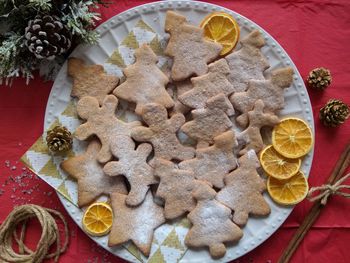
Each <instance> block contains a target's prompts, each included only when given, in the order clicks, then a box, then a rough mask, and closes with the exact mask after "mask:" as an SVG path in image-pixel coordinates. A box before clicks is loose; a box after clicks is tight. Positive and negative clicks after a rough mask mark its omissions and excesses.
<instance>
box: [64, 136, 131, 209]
mask: <svg viewBox="0 0 350 263" xmlns="http://www.w3.org/2000/svg"><path fill="white" fill-rule="evenodd" d="M100 149H101V144H100V142H99V141H97V140H93V141H91V142H90V143H89V145H88V147H87V150H86V152H85V153H83V154H81V155H78V156H74V157H70V158H68V159H67V160H65V161H63V162H62V163H61V168H62V169H63V171H65V172H66V173H68V174H69V175H71V176H72V177H73V178H74V179H76V180H77V181H78V206H79V207H82V206H85V205H88V204H90V203H91V202H93V201H94V200H96V199H97V198H98V197H99V196H101V195H102V194H106V195H110V194H111V193H115V192H117V193H121V194H127V193H128V191H127V189H126V187H125V184H124V180H123V178H117V177H114V178H112V177H109V176H107V175H105V174H104V172H103V169H102V168H103V167H102V166H101V164H100V163H99V162H98V161H97V154H98V153H99V151H100Z"/></svg>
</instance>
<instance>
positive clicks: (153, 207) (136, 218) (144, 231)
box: [108, 191, 165, 257]
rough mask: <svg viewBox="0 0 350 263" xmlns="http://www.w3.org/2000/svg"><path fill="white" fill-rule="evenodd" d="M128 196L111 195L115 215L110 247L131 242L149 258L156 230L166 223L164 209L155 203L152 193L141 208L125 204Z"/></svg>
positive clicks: (110, 235)
mask: <svg viewBox="0 0 350 263" xmlns="http://www.w3.org/2000/svg"><path fill="white" fill-rule="evenodd" d="M126 198H127V196H126V195H123V194H119V193H113V194H112V195H111V202H112V209H113V213H114V217H113V224H112V229H111V233H110V234H109V239H108V246H110V247H111V246H117V245H121V244H123V243H125V242H127V241H129V240H131V241H132V242H133V243H134V244H135V245H136V246H137V247H138V249H140V251H141V252H142V253H143V254H144V255H145V256H146V257H147V256H148V255H149V252H150V250H151V246H152V240H153V232H154V230H155V229H156V228H157V227H159V226H160V225H162V224H163V223H164V222H165V218H164V215H163V208H162V207H161V206H159V205H157V204H156V203H155V202H154V201H153V196H152V193H151V191H148V193H147V195H146V198H145V200H144V201H143V203H141V204H140V205H139V206H136V207H130V206H127V205H126V204H125V200H126Z"/></svg>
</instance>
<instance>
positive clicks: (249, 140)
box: [237, 100, 279, 155]
mask: <svg viewBox="0 0 350 263" xmlns="http://www.w3.org/2000/svg"><path fill="white" fill-rule="evenodd" d="M248 119H249V125H248V127H247V128H246V129H245V130H244V131H243V132H241V133H240V134H239V135H238V136H237V139H238V140H241V141H244V144H245V146H244V148H243V149H242V150H241V151H240V152H239V154H240V155H243V154H246V153H247V152H248V151H249V150H254V151H255V152H256V153H259V152H260V151H261V150H262V149H263V148H264V143H263V139H262V137H261V133H260V129H261V128H262V127H264V126H274V125H276V124H277V123H279V119H278V117H277V116H276V115H275V114H272V113H264V102H263V101H262V100H257V101H256V102H255V105H254V109H253V110H252V111H249V112H248Z"/></svg>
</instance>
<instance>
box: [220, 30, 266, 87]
mask: <svg viewBox="0 0 350 263" xmlns="http://www.w3.org/2000/svg"><path fill="white" fill-rule="evenodd" d="M240 43H241V48H240V49H239V50H237V51H235V52H233V53H231V54H229V55H228V56H226V58H225V59H226V61H227V63H228V65H229V67H230V74H229V75H228V80H229V81H230V82H231V83H232V84H233V86H234V89H235V92H242V91H245V90H246V89H247V86H248V82H249V81H250V80H252V79H254V80H264V79H265V77H264V75H263V73H264V71H265V70H266V69H268V68H269V67H270V65H269V63H268V62H267V60H266V58H265V57H264V55H263V54H262V52H261V50H260V49H261V48H262V47H263V46H264V45H265V41H264V38H263V36H262V35H261V33H260V31H258V30H254V31H252V32H251V33H250V34H249V35H247V36H246V37H245V38H243V39H242V40H241V41H240Z"/></svg>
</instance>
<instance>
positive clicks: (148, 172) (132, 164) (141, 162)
mask: <svg viewBox="0 0 350 263" xmlns="http://www.w3.org/2000/svg"><path fill="white" fill-rule="evenodd" d="M115 141H116V142H123V143H112V145H111V150H112V153H113V155H114V156H115V157H116V158H118V161H113V162H109V163H107V164H106V165H105V167H104V168H103V171H104V172H105V173H106V174H107V175H109V176H120V175H124V176H125V177H126V178H127V180H128V182H129V184H130V188H131V189H130V192H129V194H128V197H127V198H126V203H127V204H128V205H131V206H136V205H139V204H140V203H141V202H142V201H143V199H144V198H145V196H146V193H147V191H148V189H149V186H150V185H151V184H155V183H157V180H156V178H155V177H154V175H153V169H152V167H151V166H149V165H148V163H147V157H148V156H149V154H150V153H151V151H152V146H151V145H150V144H148V143H142V144H140V145H139V146H138V147H137V148H136V149H135V143H134V141H133V140H132V139H131V138H130V137H127V136H123V137H119V138H118V137H116V138H115Z"/></svg>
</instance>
